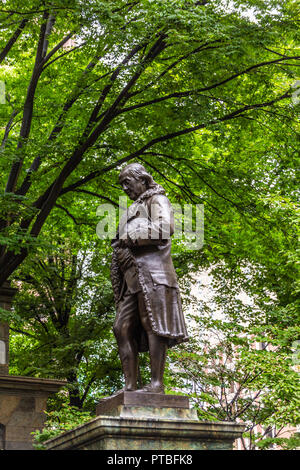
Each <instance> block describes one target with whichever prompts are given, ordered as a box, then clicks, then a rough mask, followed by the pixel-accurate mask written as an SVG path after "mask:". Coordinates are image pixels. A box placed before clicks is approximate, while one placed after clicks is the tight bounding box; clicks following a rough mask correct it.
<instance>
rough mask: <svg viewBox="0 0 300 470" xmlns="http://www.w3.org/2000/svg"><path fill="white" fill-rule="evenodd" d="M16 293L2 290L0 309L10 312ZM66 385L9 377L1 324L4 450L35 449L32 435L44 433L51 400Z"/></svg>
mask: <svg viewBox="0 0 300 470" xmlns="http://www.w3.org/2000/svg"><path fill="white" fill-rule="evenodd" d="M15 293H16V289H14V288H12V287H10V286H9V284H8V283H6V284H5V286H3V287H1V288H0V307H2V308H4V309H6V310H10V309H11V305H12V300H13V297H14V295H15ZM64 385H65V382H64V381H62V380H51V379H40V378H33V377H21V376H13V375H9V325H8V324H7V323H0V449H1V450H30V449H33V446H32V438H33V436H32V435H31V433H32V432H33V431H36V430H37V429H42V428H43V425H44V421H45V419H46V415H45V413H44V411H45V409H46V405H47V398H48V397H49V395H50V394H53V393H57V392H58V391H59V390H60V389H61V388H62V387H63V386H64Z"/></svg>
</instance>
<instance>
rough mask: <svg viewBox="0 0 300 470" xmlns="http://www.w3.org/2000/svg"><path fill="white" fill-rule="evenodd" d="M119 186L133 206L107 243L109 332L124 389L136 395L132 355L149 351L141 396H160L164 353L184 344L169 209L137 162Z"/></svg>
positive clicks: (123, 173) (125, 171)
mask: <svg viewBox="0 0 300 470" xmlns="http://www.w3.org/2000/svg"><path fill="white" fill-rule="evenodd" d="M119 181H120V184H121V186H122V188H123V190H124V191H125V193H126V194H127V195H128V197H129V198H130V199H132V200H133V201H134V202H133V204H132V205H131V206H130V207H129V208H128V210H127V212H126V213H125V214H124V215H123V217H122V218H121V221H120V224H119V227H118V232H117V235H116V237H115V239H114V240H112V246H113V250H114V251H113V258H112V265H111V279H112V286H113V290H114V295H115V301H116V306H117V315H116V319H115V323H114V328H113V330H114V334H115V336H116V339H117V343H118V349H119V355H120V359H121V363H122V368H123V373H124V376H125V390H126V391H135V390H137V375H138V353H139V352H143V351H149V354H150V366H151V382H150V383H149V384H148V385H145V386H144V387H143V388H142V389H141V391H143V392H152V393H164V385H163V375H164V369H165V360H166V352H167V348H168V347H171V346H174V345H176V344H179V343H181V342H183V341H188V336H187V330H186V326H185V322H184V317H183V313H182V307H181V301H180V293H179V288H178V283H177V278H176V273H175V269H174V266H173V262H172V259H171V235H172V234H173V232H174V217H173V212H172V207H171V204H170V201H169V200H168V198H167V197H166V196H165V191H164V189H163V188H162V186H160V185H159V184H157V183H156V182H155V181H154V180H153V178H152V176H151V175H150V174H149V173H147V171H146V170H145V168H144V167H143V166H142V165H140V164H138V163H132V164H130V165H128V166H126V167H125V168H124V169H123V170H122V171H121V173H120V175H119Z"/></svg>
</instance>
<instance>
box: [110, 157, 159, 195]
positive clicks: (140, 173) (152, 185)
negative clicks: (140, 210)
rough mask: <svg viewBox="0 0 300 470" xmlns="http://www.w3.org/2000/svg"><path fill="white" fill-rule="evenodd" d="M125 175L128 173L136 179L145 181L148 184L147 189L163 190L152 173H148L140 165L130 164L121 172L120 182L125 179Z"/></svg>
mask: <svg viewBox="0 0 300 470" xmlns="http://www.w3.org/2000/svg"><path fill="white" fill-rule="evenodd" d="M125 173H128V174H129V175H131V176H133V177H134V178H136V179H144V180H145V181H146V183H147V189H158V188H161V186H160V185H159V184H158V183H156V182H155V181H154V179H153V177H152V176H151V175H150V173H148V172H147V171H146V169H145V168H144V167H143V165H141V164H140V163H130V164H129V165H127V166H125V168H123V170H122V171H121V172H120V175H119V180H121V179H122V177H124V174H125Z"/></svg>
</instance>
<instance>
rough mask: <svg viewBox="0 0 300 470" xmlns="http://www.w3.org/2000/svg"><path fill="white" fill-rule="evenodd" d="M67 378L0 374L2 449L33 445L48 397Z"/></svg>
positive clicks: (40, 426)
mask: <svg viewBox="0 0 300 470" xmlns="http://www.w3.org/2000/svg"><path fill="white" fill-rule="evenodd" d="M64 385H65V382H64V381H62V380H50V379H38V378H33V377H21V376H13V375H3V376H1V375H0V449H2V450H30V449H33V446H32V439H33V436H32V435H31V433H32V432H33V431H36V430H37V429H42V428H43V425H44V422H45V419H46V415H45V413H44V410H45V409H46V404H47V398H48V397H49V395H50V394H52V393H57V392H58V391H59V390H60V389H61V387H62V386H64Z"/></svg>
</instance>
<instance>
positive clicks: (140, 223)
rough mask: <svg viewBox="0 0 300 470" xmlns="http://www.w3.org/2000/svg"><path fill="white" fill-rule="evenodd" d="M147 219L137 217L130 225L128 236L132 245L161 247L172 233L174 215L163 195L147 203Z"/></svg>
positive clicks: (156, 196) (154, 197)
mask: <svg viewBox="0 0 300 470" xmlns="http://www.w3.org/2000/svg"><path fill="white" fill-rule="evenodd" d="M147 209H148V217H145V216H144V217H138V218H136V219H135V220H134V221H133V223H131V224H130V225H131V226H130V227H129V230H128V235H129V237H130V239H131V240H132V242H133V243H134V245H136V246H145V245H162V244H165V243H166V242H167V241H168V240H170V237H171V236H172V235H173V233H174V213H173V209H172V206H171V203H170V201H169V200H168V198H167V197H166V196H164V195H155V196H153V197H152V198H150V199H149V200H148V201H147Z"/></svg>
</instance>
